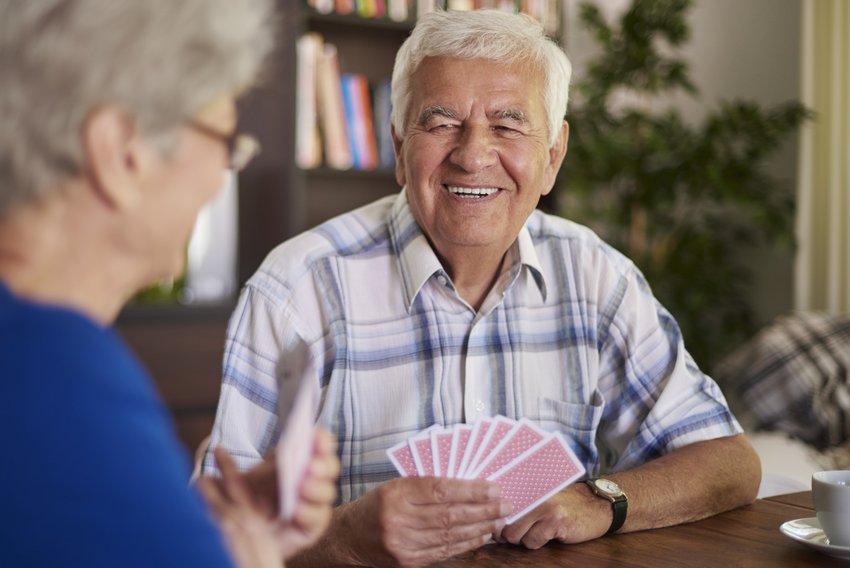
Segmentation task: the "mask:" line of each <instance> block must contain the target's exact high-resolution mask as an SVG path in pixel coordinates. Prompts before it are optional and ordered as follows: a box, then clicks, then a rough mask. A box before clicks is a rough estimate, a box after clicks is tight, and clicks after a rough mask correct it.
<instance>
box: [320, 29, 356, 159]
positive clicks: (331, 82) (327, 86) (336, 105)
mask: <svg viewBox="0 0 850 568" xmlns="http://www.w3.org/2000/svg"><path fill="white" fill-rule="evenodd" d="M316 87H317V91H318V101H319V125H320V127H321V132H322V140H323V142H324V150H325V164H326V165H327V166H328V167H330V168H334V169H338V170H347V169H348V168H350V167H351V165H352V158H351V147H350V145H349V142H348V133H347V129H346V124H345V108H344V106H343V100H342V85H341V81H340V72H339V55H338V53H337V48H336V46H335V45H333V44H332V43H325V44H323V46H322V51H321V53H320V54H319V58H318V65H317V80H316Z"/></svg>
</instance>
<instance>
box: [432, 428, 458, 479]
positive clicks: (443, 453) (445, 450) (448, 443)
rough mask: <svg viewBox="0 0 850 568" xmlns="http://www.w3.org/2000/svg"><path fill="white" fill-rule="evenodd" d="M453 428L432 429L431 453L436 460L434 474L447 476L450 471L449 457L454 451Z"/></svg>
mask: <svg viewBox="0 0 850 568" xmlns="http://www.w3.org/2000/svg"><path fill="white" fill-rule="evenodd" d="M452 435H453V434H452V431H451V430H438V429H436V428H435V429H434V430H431V454H432V457H433V461H434V475H435V476H437V477H446V475H447V474H448V471H449V459H450V458H451V451H452Z"/></svg>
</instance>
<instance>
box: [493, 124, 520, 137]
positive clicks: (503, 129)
mask: <svg viewBox="0 0 850 568" xmlns="http://www.w3.org/2000/svg"><path fill="white" fill-rule="evenodd" d="M494 130H495V131H496V132H498V133H499V134H505V135H510V136H517V135H519V134H520V131H519V130H517V129H516V128H512V127H510V126H505V125H503V124H500V125H497V126H495V127H494Z"/></svg>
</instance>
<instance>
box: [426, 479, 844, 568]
mask: <svg viewBox="0 0 850 568" xmlns="http://www.w3.org/2000/svg"><path fill="white" fill-rule="evenodd" d="M814 516H815V511H814V507H813V505H812V496H811V492H809V491H806V492H803V493H792V494H789V495H779V496H776V497H769V498H767V499H760V500H758V501H756V502H755V503H753V504H752V505H749V506H747V507H741V508H739V509H735V510H733V511H729V512H726V513H723V514H721V515H717V516H715V517H711V518H709V519H705V520H703V521H699V522H696V523H690V524H686V525H679V526H675V527H668V528H664V529H655V530H649V531H642V532H636V533H629V534H622V535H612V536H607V537H604V538H600V539H597V540H594V541H591V542H585V543H582V544H571V545H566V544H560V543H554V542H553V543H549V544H548V545H546V546H545V547H543V548H541V549H540V550H526V549H525V548H522V547H520V546H513V545H506V544H491V545H487V546H485V547H483V548H481V549H479V550H477V551H475V552H473V553H470V554H466V555H463V556H460V557H458V558H454V559H452V560H448V561H446V562H441V563H439V564H436V565H435V566H438V567H439V568H464V567H469V566H487V567H488V568H489V567H494V568H498V567H508V566H510V567H522V566H529V567H532V566H533V567H534V568H554V567H562V566H580V567H582V568H588V567H590V568H595V567H597V566H600V567H607V566H612V567H616V566H639V567H646V568H666V567H674V566H675V567H682V566H684V567H688V568H690V567H701V566H706V567H721V568H741V567H761V566H764V567H770V568H776V567H786V566H787V567H797V566H800V567H802V566H806V567H809V566H815V567H818V566H844V567H846V568H850V561H843V560H839V559H836V558H833V557H831V556H827V555H825V554H822V553H820V552H818V551H816V550H812V549H809V548H807V547H805V546H804V545H802V544H800V543H797V542H794V541H793V540H791V539H790V538H788V537H786V536H785V535H783V534H782V533H781V532H779V526H780V525H781V524H782V523H784V522H785V521H790V520H792V519H799V518H803V517H814Z"/></svg>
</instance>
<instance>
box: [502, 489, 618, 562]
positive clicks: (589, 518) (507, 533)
mask: <svg viewBox="0 0 850 568" xmlns="http://www.w3.org/2000/svg"><path fill="white" fill-rule="evenodd" d="M612 515H613V513H612V511H611V504H610V503H609V502H608V501H606V500H604V499H600V498H599V497H597V496H595V495H593V493H592V492H591V490H590V488H589V487H588V486H587V485H586V484H585V483H576V484H573V485H570V486H569V487H566V488H565V489H564V490H562V491H560V492H559V493H557V494H556V495H554V496H553V497H552V498H550V499H548V500H547V501H546V502H545V503H542V504H541V505H540V506H539V507H537V508H535V509H534V510H532V511H530V512H529V513H528V514H527V515H525V516H523V517H521V518H519V519H517V520H516V521H514V522H513V523H512V524H511V525H508V526H506V527H505V528H504V529H502V531H501V532H500V533H497V534H495V535H494V536H495V539H496V540H497V541H499V542H510V543H513V544H522V545H523V546H525V547H526V548H531V549H538V548H540V547H542V546H544V545H545V544H546V543H547V542H549V541H550V540H558V541H561V542H565V543H576V542H584V541H586V540H591V539H594V538H597V537H600V536H602V535H604V534H605V532H606V531H607V530H608V527H609V526H611V517H612Z"/></svg>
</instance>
